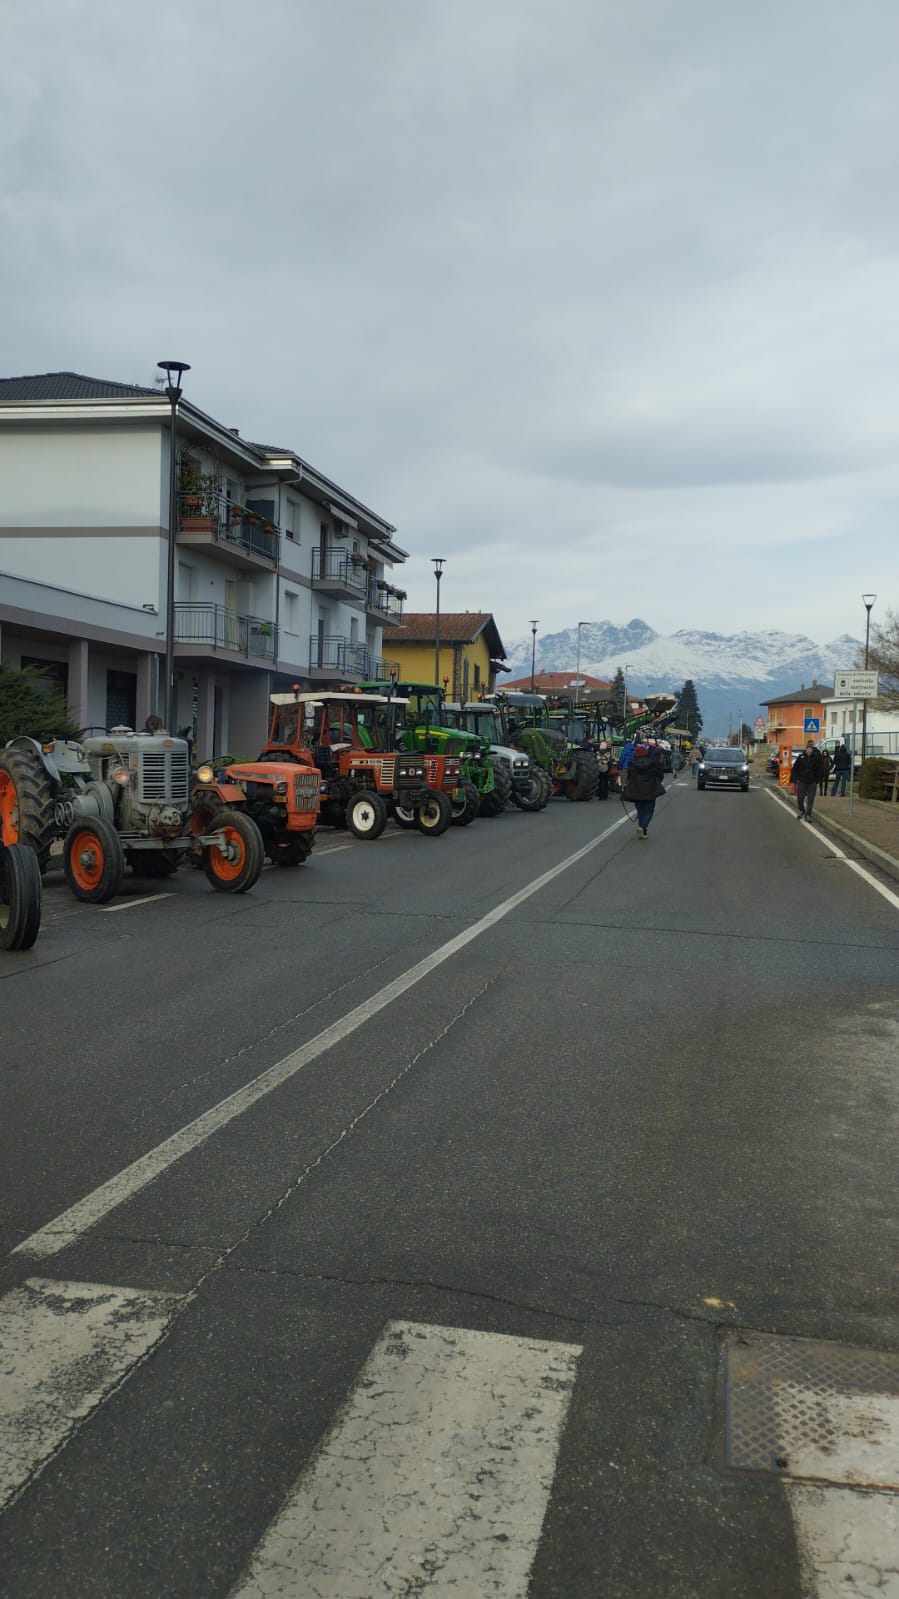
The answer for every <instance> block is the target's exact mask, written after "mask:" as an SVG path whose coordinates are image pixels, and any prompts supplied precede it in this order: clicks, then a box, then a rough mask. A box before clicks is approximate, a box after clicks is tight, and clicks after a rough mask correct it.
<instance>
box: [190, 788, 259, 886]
mask: <svg viewBox="0 0 899 1599" xmlns="http://www.w3.org/2000/svg"><path fill="white" fill-rule="evenodd" d="M210 832H216V833H224V835H225V840H224V842H225V847H224V849H219V847H218V845H217V844H208V845H207V846H206V848H205V849H204V851H203V870H204V872H205V873H206V877H207V880H208V881H209V882H210V883H211V884H212V886H213V888H214V889H216V890H217V891H218V893H220V894H245V893H246V891H247V889H248V888H252V887H253V884H254V883H256V882H258V881H259V874H260V872H261V871H262V868H263V866H264V865H265V850H264V849H263V847H262V834H261V833H260V831H259V829H258V827H257V826H256V823H255V822H254V821H253V818H252V817H251V816H245V815H244V814H243V812H242V811H232V810H228V809H225V810H221V811H219V812H218V813H217V814H216V816H215V818H214V820H213V823H212V826H211V827H210Z"/></svg>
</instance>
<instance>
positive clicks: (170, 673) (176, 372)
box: [156, 361, 190, 733]
mask: <svg viewBox="0 0 899 1599" xmlns="http://www.w3.org/2000/svg"><path fill="white" fill-rule="evenodd" d="M156 365H157V366H158V367H159V368H160V370H161V371H163V372H164V373H165V375H166V377H167V379H168V382H167V384H166V389H165V392H166V396H167V398H168V402H169V405H170V406H171V411H172V436H171V444H170V448H171V460H170V462H169V548H168V560H167V563H166V591H165V725H166V729H167V731H168V732H169V733H174V731H175V541H176V539H177V537H178V448H177V445H178V401H179V400H180V398H181V374H182V373H183V372H189V371H190V367H189V366H188V364H187V362H186V361H157V363H156Z"/></svg>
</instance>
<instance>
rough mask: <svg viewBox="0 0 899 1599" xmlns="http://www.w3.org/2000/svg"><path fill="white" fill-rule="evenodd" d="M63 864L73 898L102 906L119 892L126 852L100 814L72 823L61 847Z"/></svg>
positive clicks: (112, 829) (110, 826)
mask: <svg viewBox="0 0 899 1599" xmlns="http://www.w3.org/2000/svg"><path fill="white" fill-rule="evenodd" d="M62 864H63V868H64V870H65V874H66V882H67V883H68V885H69V887H70V889H71V890H72V893H73V894H74V895H75V898H76V899H81V900H85V901H86V902H87V904H88V905H105V904H106V901H107V900H109V899H112V897H113V895H114V894H117V893H118V891H119V888H120V887H121V882H122V876H123V874H124V871H125V851H124V850H123V849H122V840H121V839H120V838H119V835H118V833H117V832H116V830H115V828H114V827H113V826H112V823H111V822H105V821H104V820H103V818H102V816H94V817H92V818H91V819H90V821H81V822H73V823H72V825H71V827H70V828H69V831H68V832H67V834H66V836H65V842H64V844H63V847H62Z"/></svg>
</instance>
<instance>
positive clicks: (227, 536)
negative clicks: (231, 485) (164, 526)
mask: <svg viewBox="0 0 899 1599" xmlns="http://www.w3.org/2000/svg"><path fill="white" fill-rule="evenodd" d="M178 501H179V524H178V525H179V528H180V531H181V532H182V533H208V534H211V535H212V537H213V539H214V540H215V542H216V544H222V545H234V546H236V547H237V548H239V549H241V550H243V551H244V552H245V553H246V554H248V555H261V556H263V557H264V559H265V560H268V561H272V562H277V560H278V555H279V551H280V545H281V539H280V529H279V528H277V527H276V526H275V524H274V522H267V521H266V520H265V518H264V517H261V516H257V515H256V514H255V512H253V511H247V510H245V509H244V508H243V506H237V505H232V503H231V501H230V500H228V499H227V498H226V497H225V495H224V494H212V493H203V494H190V493H184V494H179V496H178Z"/></svg>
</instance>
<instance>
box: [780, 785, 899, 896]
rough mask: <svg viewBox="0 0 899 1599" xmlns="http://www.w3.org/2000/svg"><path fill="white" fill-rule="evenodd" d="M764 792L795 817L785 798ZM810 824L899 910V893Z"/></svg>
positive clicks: (826, 842) (844, 860)
mask: <svg viewBox="0 0 899 1599" xmlns="http://www.w3.org/2000/svg"><path fill="white" fill-rule="evenodd" d="M765 793H766V794H767V795H768V798H769V799H773V800H774V802H775V804H776V805H780V806H781V807H782V809H783V810H785V811H786V813H787V815H788V816H793V817H795V815H796V812H795V810H794V809H793V807H792V805H788V804H787V802H786V800H782V799H781V797H780V795H779V794H772V792H771V790H770V788H766V789H765ZM811 825H812V827H813V828H814V830H815V837H816V838H818V839H820V840H821V843H822V844H824V845H825V846H826V848H827V849H829V850H830V853H831V854H832V855H835V856H836V857H837V860H840V861H843V862H845V864H846V865H847V866H849V867H851V869H852V871H853V872H855V873H857V875H858V876H859V877H863V878H864V880H865V882H866V883H870V885H871V887H872V888H876V889H877V892H878V894H881V895H882V896H883V898H884V899H885V900H888V901H889V903H890V904H891V905H892V906H893V907H894V909H896V910H897V911H899V894H894V893H893V891H892V889H890V888H886V887H885V886H884V884H883V883H878V881H877V878H876V877H872V876H871V873H870V872H868V871H866V870H865V868H864V866H860V865H859V863H858V861H851V860H850V859H849V856H848V855H847V854H846V853H845V851H843V850H841V849H840V847H839V845H838V844H834V843H833V841H832V840H831V839H829V838H828V836H827V834H826V833H822V831H821V829H820V828H816V827H815V824H814V822H812V824H811Z"/></svg>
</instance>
